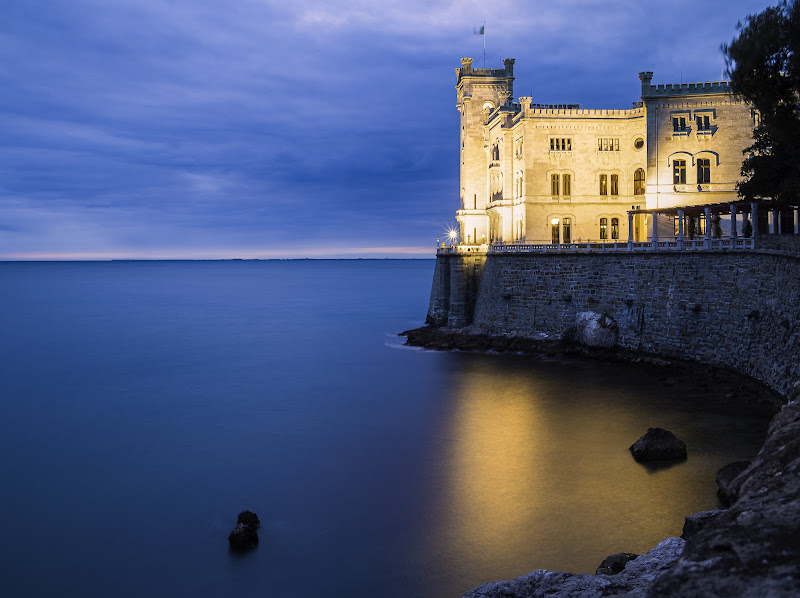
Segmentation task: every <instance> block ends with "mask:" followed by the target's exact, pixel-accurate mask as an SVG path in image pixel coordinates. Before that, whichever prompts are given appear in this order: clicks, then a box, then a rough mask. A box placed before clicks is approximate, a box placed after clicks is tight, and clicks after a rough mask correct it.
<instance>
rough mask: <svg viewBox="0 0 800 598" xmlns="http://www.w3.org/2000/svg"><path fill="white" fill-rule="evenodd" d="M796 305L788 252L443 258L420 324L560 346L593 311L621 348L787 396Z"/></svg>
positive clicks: (799, 311)
mask: <svg viewBox="0 0 800 598" xmlns="http://www.w3.org/2000/svg"><path fill="white" fill-rule="evenodd" d="M767 244H769V238H767ZM782 249H785V248H782ZM799 296H800V254H797V253H793V252H790V251H785V250H784V251H771V250H768V249H764V250H758V251H748V252H715V251H708V252H697V253H647V252H642V253H636V252H631V253H620V254H609V253H602V254H598V253H593V254H583V255H567V254H555V253H553V254H497V253H492V254H489V255H454V254H450V255H440V256H439V257H438V258H437V265H436V275H435V278H434V287H433V289H432V292H431V303H430V309H429V312H428V321H429V323H431V324H434V325H438V326H447V327H450V328H456V327H464V326H468V325H469V326H471V331H473V332H476V333H486V334H491V335H504V334H514V335H520V336H529V337H542V336H543V335H547V336H548V337H550V338H561V337H562V335H563V334H564V333H565V331H567V330H568V329H569V328H570V327H571V326H572V325H573V324H574V322H575V320H576V317H577V316H578V314H580V313H582V312H587V311H592V312H597V313H601V314H604V315H607V316H609V317H611V318H612V319H613V320H614V321H616V323H617V326H618V334H619V336H618V339H619V340H618V342H619V346H620V347H622V348H626V349H630V350H635V351H639V352H642V353H650V354H657V355H662V356H666V357H673V358H679V359H686V360H694V361H700V362H703V363H708V364H712V365H717V366H720V367H725V368H730V369H735V370H738V371H739V372H741V373H744V374H747V375H749V376H751V377H753V378H755V379H757V380H760V381H762V382H764V383H765V384H766V385H767V386H769V387H771V388H773V389H774V390H776V391H777V392H779V393H781V394H784V395H785V394H787V393H788V390H789V389H788V387H787V385H788V384H791V381H793V380H798V379H800V362H798V360H797V355H798V354H800V305H799V304H798V302H797V297H799ZM470 314H471V317H470Z"/></svg>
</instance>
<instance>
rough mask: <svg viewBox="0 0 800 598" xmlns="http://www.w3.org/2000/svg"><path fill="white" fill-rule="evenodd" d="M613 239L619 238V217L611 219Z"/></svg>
mask: <svg viewBox="0 0 800 598" xmlns="http://www.w3.org/2000/svg"><path fill="white" fill-rule="evenodd" d="M611 240H612V241H618V240H619V218H612V219H611Z"/></svg>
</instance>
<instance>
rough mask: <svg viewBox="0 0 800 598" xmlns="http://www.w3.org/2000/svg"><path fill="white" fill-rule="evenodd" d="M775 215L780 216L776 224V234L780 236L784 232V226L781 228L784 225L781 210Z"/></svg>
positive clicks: (776, 211)
mask: <svg viewBox="0 0 800 598" xmlns="http://www.w3.org/2000/svg"><path fill="white" fill-rule="evenodd" d="M775 213H776V214H778V218H777V219H776V220H777V222H776V223H775V233H776V234H778V235H779V234H781V232H783V226H781V225H782V224H783V222H782V221H783V214H781V211H780V210H775Z"/></svg>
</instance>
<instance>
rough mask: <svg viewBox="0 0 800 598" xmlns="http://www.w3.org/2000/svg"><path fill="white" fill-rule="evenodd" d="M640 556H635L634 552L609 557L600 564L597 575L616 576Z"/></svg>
mask: <svg viewBox="0 0 800 598" xmlns="http://www.w3.org/2000/svg"><path fill="white" fill-rule="evenodd" d="M638 556H639V555H638V554H633V553H632V552H619V553H617V554H612V555H611V556H607V557H606V558H605V559H603V562H602V563H600V566H599V567H598V568H597V571H596V572H595V575H616V574H617V573H620V572H621V571H622V570H623V569H624V568H625V565H627V564H628V561H632V560H633V559H635V558H637V557H638Z"/></svg>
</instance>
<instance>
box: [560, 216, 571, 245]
mask: <svg viewBox="0 0 800 598" xmlns="http://www.w3.org/2000/svg"><path fill="white" fill-rule="evenodd" d="M562 222H563V226H562V234H561V242H562V243H572V219H571V218H564V220H562Z"/></svg>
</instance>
